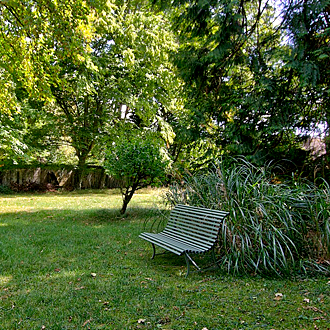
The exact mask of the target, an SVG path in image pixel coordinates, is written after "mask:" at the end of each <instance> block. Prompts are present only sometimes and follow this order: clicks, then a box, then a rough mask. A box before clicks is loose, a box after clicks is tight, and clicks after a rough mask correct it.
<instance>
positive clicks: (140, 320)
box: [137, 319, 146, 324]
mask: <svg viewBox="0 0 330 330" xmlns="http://www.w3.org/2000/svg"><path fill="white" fill-rule="evenodd" d="M145 321H146V319H138V321H137V322H138V323H139V324H143V323H145Z"/></svg>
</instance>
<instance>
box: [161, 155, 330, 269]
mask: <svg viewBox="0 0 330 330" xmlns="http://www.w3.org/2000/svg"><path fill="white" fill-rule="evenodd" d="M280 172H281V168H279V167H276V166H273V165H271V164H268V165H267V164H266V165H265V166H263V167H255V166H253V165H252V164H251V163H249V162H248V161H247V160H245V159H239V160H232V161H228V159H227V160H226V159H222V161H221V162H219V163H217V164H216V165H215V167H214V170H213V171H210V172H207V173H204V174H196V175H193V176H187V177H186V178H185V181H184V183H183V184H181V183H176V184H173V185H172V187H171V189H170V192H169V193H168V194H167V200H168V201H169V202H170V203H171V204H176V203H187V204H190V205H195V206H204V207H208V208H214V209H220V210H225V211H228V212H230V216H229V217H228V218H226V219H225V221H224V222H223V224H222V228H221V230H220V235H219V242H220V250H219V254H220V259H219V263H220V265H221V267H222V268H223V269H227V271H228V272H230V273H244V272H248V273H263V274H278V275H282V274H285V273H291V272H295V271H302V270H304V269H305V270H307V269H308V268H309V266H310V265H311V264H312V265H313V266H314V269H315V267H316V266H317V268H318V269H319V270H321V271H325V272H327V273H329V265H328V261H326V260H329V256H330V245H329V234H330V231H329V229H330V227H329V219H330V218H329V210H330V204H329V202H330V199H329V198H330V195H329V192H330V191H329V185H327V184H326V183H323V185H321V186H320V187H319V188H317V187H315V186H314V185H313V184H312V183H310V182H298V181H288V182H286V181H283V179H281V178H278V177H277V176H276V173H280ZM323 261H325V262H324V264H322V263H323ZM323 266H324V267H323Z"/></svg>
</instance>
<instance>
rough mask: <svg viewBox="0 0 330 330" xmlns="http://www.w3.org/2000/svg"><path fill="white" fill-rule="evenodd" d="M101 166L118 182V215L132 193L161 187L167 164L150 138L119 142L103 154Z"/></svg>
mask: <svg viewBox="0 0 330 330" xmlns="http://www.w3.org/2000/svg"><path fill="white" fill-rule="evenodd" d="M104 167H105V169H106V171H107V172H108V174H109V175H111V176H112V177H113V178H114V179H117V180H118V181H119V185H120V189H121V193H122V196H123V206H122V209H121V213H122V214H124V213H125V212H126V208H127V205H128V203H129V202H130V200H131V199H132V197H133V194H134V193H135V191H136V190H138V189H141V188H144V187H147V186H149V185H156V184H161V183H162V181H163V180H164V179H165V169H166V167H167V162H166V161H165V160H164V157H163V155H162V153H161V150H160V147H159V145H157V143H156V141H155V139H154V138H152V136H150V137H144V138H138V137H135V138H131V139H126V138H123V139H121V140H120V141H119V142H118V143H116V144H115V145H113V146H112V147H111V148H110V149H109V150H108V153H107V157H106V160H105V162H104Z"/></svg>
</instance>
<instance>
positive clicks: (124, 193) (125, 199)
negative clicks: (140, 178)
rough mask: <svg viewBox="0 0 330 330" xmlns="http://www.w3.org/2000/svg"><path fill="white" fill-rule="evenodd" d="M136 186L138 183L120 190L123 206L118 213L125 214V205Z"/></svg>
mask: <svg viewBox="0 0 330 330" xmlns="http://www.w3.org/2000/svg"><path fill="white" fill-rule="evenodd" d="M137 188H138V185H137V184H134V185H133V186H132V187H131V190H129V188H126V190H125V191H123V190H122V192H121V193H122V195H123V206H122V208H121V210H120V213H121V214H125V212H126V209H127V205H128V203H129V202H130V201H131V199H132V197H133V195H134V193H135V191H136V190H137Z"/></svg>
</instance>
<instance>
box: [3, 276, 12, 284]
mask: <svg viewBox="0 0 330 330" xmlns="http://www.w3.org/2000/svg"><path fill="white" fill-rule="evenodd" d="M12 279H13V277H12V276H11V275H7V276H6V275H0V286H1V285H7V284H8V283H9V282H10V281H11V280H12Z"/></svg>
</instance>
